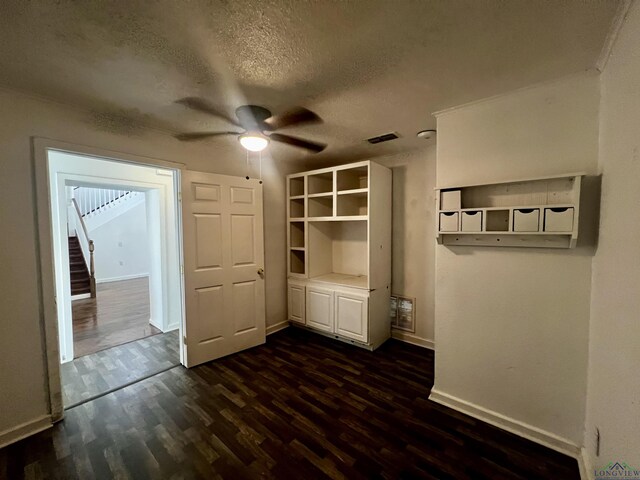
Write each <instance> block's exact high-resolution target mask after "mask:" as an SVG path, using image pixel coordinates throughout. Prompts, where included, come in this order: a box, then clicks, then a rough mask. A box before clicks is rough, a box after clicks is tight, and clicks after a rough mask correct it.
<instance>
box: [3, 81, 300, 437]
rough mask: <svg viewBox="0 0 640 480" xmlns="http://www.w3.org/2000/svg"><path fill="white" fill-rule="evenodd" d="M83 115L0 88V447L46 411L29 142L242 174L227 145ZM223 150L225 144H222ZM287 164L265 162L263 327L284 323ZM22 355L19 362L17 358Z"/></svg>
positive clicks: (241, 159) (238, 156)
mask: <svg viewBox="0 0 640 480" xmlns="http://www.w3.org/2000/svg"><path fill="white" fill-rule="evenodd" d="M91 118H92V116H91V112H86V111H83V110H79V109H76V108H72V107H68V106H64V105H60V104H58V103H54V102H49V101H46V100H43V99H39V98H34V97H30V96H26V95H22V94H17V93H15V92H11V91H7V90H2V89H0V145H2V149H0V224H1V225H3V226H10V228H3V233H2V235H0V252H1V253H0V265H2V269H0V290H1V291H2V301H1V302H0V319H2V335H0V365H2V368H0V385H1V386H2V388H0V412H2V413H1V415H0V442H1V441H2V439H3V438H10V437H11V436H12V435H13V434H14V433H15V432H16V428H17V427H18V426H21V425H22V426H23V427H24V428H25V429H28V428H29V426H30V425H33V424H34V423H33V422H35V421H36V420H38V419H42V418H43V416H45V415H46V414H47V413H48V401H47V394H46V389H45V385H46V381H45V364H46V363H45V358H44V354H45V352H44V341H43V334H42V311H41V305H42V302H41V297H40V283H39V263H38V262H39V260H38V248H37V234H36V218H35V192H34V188H33V185H34V180H33V178H34V171H33V160H32V152H31V149H32V140H31V138H32V137H34V136H36V137H45V138H51V139H55V140H61V141H66V142H72V143H80V144H84V145H89V146H92V147H96V148H103V149H108V150H114V151H121V152H125V153H129V154H132V155H141V156H146V157H150V158H160V159H164V160H168V161H173V162H181V163H184V164H186V165H187V167H188V168H190V169H192V170H199V171H205V172H214V173H221V174H228V175H240V176H244V175H245V159H246V157H245V155H244V154H243V152H241V151H239V149H238V148H237V143H235V142H220V143H219V144H218V143H215V144H214V143H212V142H209V143H207V142H204V143H192V144H185V143H181V142H178V141H177V140H175V139H173V138H172V137H171V136H169V135H167V134H166V133H164V132H158V131H154V130H135V131H133V132H130V133H129V134H123V133H122V132H123V131H125V132H126V130H122V129H117V128H116V129H115V130H117V131H108V130H101V129H100V128H106V127H105V126H102V127H99V126H96V124H95V123H94V122H92V121H91ZM227 144H228V146H226V145H227ZM290 171H291V168H290V166H289V165H287V164H281V163H280V162H278V161H276V160H271V159H269V158H267V159H266V161H265V163H264V165H263V175H264V178H265V183H264V197H265V209H264V211H265V217H264V219H265V274H266V291H267V296H268V297H267V298H268V299H267V305H266V311H267V325H273V324H276V323H279V322H281V321H283V320H284V319H285V318H286V313H285V310H286V308H285V307H286V230H285V227H284V224H285V201H284V197H285V195H284V178H283V175H286V174H287V173H289V172H290ZM25 355H27V356H25Z"/></svg>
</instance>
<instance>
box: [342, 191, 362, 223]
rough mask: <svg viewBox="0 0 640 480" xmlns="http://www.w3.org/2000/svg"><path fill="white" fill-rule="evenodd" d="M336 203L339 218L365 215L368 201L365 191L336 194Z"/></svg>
mask: <svg viewBox="0 0 640 480" xmlns="http://www.w3.org/2000/svg"><path fill="white" fill-rule="evenodd" d="M337 201H338V213H337V215H338V216H339V217H343V216H344V217H348V216H362V215H367V211H368V201H369V199H368V195H367V192H366V191H365V192H356V193H348V194H338V199H337Z"/></svg>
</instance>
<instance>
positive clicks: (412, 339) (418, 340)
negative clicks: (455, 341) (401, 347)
mask: <svg viewBox="0 0 640 480" xmlns="http://www.w3.org/2000/svg"><path fill="white" fill-rule="evenodd" d="M391 338H395V339H396V340H400V341H401V342H405V343H410V344H411V345H417V346H418V347H423V348H428V349H429V350H435V349H436V345H435V343H434V342H433V340H428V339H426V338H422V337H417V336H416V335H413V334H411V333H407V332H401V331H398V330H393V329H391Z"/></svg>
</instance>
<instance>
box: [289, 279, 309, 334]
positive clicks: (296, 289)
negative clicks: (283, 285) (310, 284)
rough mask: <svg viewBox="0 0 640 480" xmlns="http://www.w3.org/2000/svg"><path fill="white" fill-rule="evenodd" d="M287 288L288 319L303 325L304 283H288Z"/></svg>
mask: <svg viewBox="0 0 640 480" xmlns="http://www.w3.org/2000/svg"><path fill="white" fill-rule="evenodd" d="M287 289H288V292H287V299H288V300H289V305H288V307H289V308H288V310H289V320H291V321H292V322H297V323H301V324H303V325H304V323H305V315H304V313H305V312H304V297H305V295H304V285H298V284H296V283H289V284H288V287H287Z"/></svg>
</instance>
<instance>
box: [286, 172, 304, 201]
mask: <svg viewBox="0 0 640 480" xmlns="http://www.w3.org/2000/svg"><path fill="white" fill-rule="evenodd" d="M304 193H305V192H304V177H291V178H289V196H290V197H300V196H302V195H304Z"/></svg>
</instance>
